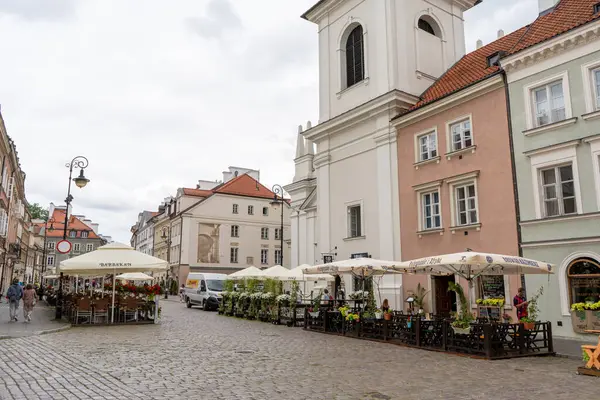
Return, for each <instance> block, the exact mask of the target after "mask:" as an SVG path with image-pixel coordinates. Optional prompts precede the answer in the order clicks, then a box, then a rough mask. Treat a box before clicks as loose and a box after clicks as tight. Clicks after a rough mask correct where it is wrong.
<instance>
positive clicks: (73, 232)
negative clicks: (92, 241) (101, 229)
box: [69, 231, 77, 238]
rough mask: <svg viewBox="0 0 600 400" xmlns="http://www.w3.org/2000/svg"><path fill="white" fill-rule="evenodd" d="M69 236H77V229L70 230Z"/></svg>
mask: <svg viewBox="0 0 600 400" xmlns="http://www.w3.org/2000/svg"><path fill="white" fill-rule="evenodd" d="M69 237H72V238H74V237H77V231H70V232H69Z"/></svg>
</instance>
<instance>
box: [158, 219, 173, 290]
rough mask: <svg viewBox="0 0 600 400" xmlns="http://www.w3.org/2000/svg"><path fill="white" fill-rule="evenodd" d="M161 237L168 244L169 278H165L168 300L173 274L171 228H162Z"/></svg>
mask: <svg viewBox="0 0 600 400" xmlns="http://www.w3.org/2000/svg"><path fill="white" fill-rule="evenodd" d="M167 232H168V234H167ZM160 237H161V239H162V240H164V241H165V242H166V243H167V263H169V269H168V270H167V271H168V272H167V276H166V277H165V299H168V298H169V289H170V286H169V274H170V272H171V228H167V227H166V226H164V227H163V228H162V235H161V236H160Z"/></svg>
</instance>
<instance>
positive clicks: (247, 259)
mask: <svg viewBox="0 0 600 400" xmlns="http://www.w3.org/2000/svg"><path fill="white" fill-rule="evenodd" d="M246 264H247V265H254V257H246Z"/></svg>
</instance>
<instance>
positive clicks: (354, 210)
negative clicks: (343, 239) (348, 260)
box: [348, 204, 362, 238]
mask: <svg viewBox="0 0 600 400" xmlns="http://www.w3.org/2000/svg"><path fill="white" fill-rule="evenodd" d="M361 236H362V210H361V206H360V204H355V205H351V206H349V207H348V237H350V238H355V237H361Z"/></svg>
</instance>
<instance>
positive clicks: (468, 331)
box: [450, 325, 471, 335]
mask: <svg viewBox="0 0 600 400" xmlns="http://www.w3.org/2000/svg"><path fill="white" fill-rule="evenodd" d="M450 326H452V325H450ZM452 330H453V331H454V333H455V334H457V335H469V334H471V327H468V328H457V327H455V326H452Z"/></svg>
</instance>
